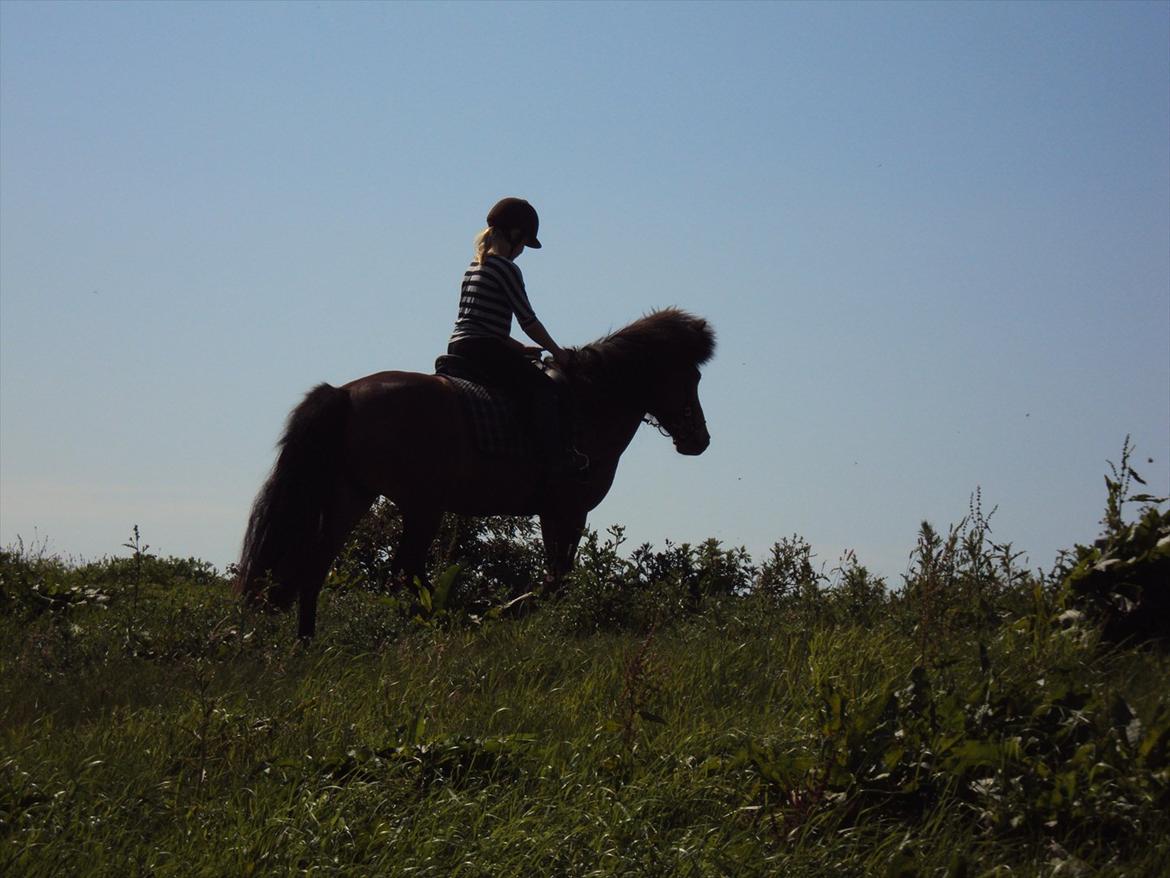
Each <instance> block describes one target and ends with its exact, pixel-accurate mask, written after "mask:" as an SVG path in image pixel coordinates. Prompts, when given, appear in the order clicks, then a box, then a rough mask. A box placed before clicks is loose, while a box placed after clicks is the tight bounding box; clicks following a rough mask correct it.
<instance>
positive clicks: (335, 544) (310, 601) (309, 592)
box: [297, 485, 374, 638]
mask: <svg viewBox="0 0 1170 878" xmlns="http://www.w3.org/2000/svg"><path fill="white" fill-rule="evenodd" d="M373 502H374V498H373V496H372V495H369V494H365V493H363V492H361V491H358V490H357V489H355V488H352V487H350V486H348V485H338V487H337V490H336V491H335V492H334V497H333V503H332V505H331V507H330V508H329V510H328V511H327V512H326V514H325V522H324V525H325V526H324V532H323V533H322V534H321V535H320V536H319V537H318V538H317V540H316V544H315V545H314V546H312V548H311V549H310V550H309V560H308V563H307V564H306V565H305V569H304V576H305V579H304V582H303V583H302V585H301V591H300V599H299V600H298V602H297V634H298V635H299V636H300V637H302V638H310V637H312V636H313V635H314V633H316V630H317V596H318V595H319V594H320V593H321V586H322V585H323V584H324V583H325V577H326V576H327V575H328V574H329V568H330V567H332V566H333V561H334V559H336V558H337V553H338V552H340V551H341V547H342V546H343V545H344V544H345V539H346V537H348V536H349V532H350V531H351V530H353V526H354V525H355V524H357V522H358V519H360V518H361V517H362V516H363V515H365V514H366V511H367V510H369V508H370V504H371V503H373Z"/></svg>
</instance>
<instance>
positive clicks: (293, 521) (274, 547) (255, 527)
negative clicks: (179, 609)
mask: <svg viewBox="0 0 1170 878" xmlns="http://www.w3.org/2000/svg"><path fill="white" fill-rule="evenodd" d="M349 412H350V399H349V394H348V393H346V391H344V390H341V389H339V388H337V387H333V386H331V385H329V384H319V385H317V387H315V388H313V390H311V391H309V393H308V394H307V395H306V396H305V398H304V400H302V401H301V404H300V405H298V406H297V407H296V408H295V409H293V411H292V414H290V415H289V417H288V424H287V425H286V426H285V430H284V436H283V437H282V438H281V440H280V444H279V448H280V453H279V455H278V456H277V458H276V464H275V465H274V466H273V468H272V473H271V474H270V475H269V476H268V481H266V482H265V483H264V487H262V488H261V489H260V493H259V494H258V495H257V496H256V502H255V503H254V504H253V506H252V515H251V517H250V518H249V519H248V529H247V531H246V532H245V534H244V547H243V549H242V551H241V553H240V563H239V568H238V571H237V575H236V581H235V588H236V591H237V592H238V593H240V594H241V595H243V598H244V600H245V601H246V602H247V603H249V604H251V605H253V606H265V605H268V606H273V607H276V608H280V609H284V608H286V607H288V606H290V605H291V604H292V602H293V601H294V600H295V599H296V598H297V597H298V592H299V588H300V587H299V582H300V578H301V577H299V576H298V575H297V574H298V572H299V570H300V569H301V568H303V567H304V566H305V565H306V564H307V563H308V562H309V555H308V552H309V551H310V549H311V547H312V546H313V544H314V543H315V542H316V541H317V538H318V537H319V535H320V533H321V531H322V528H323V525H324V516H325V510H326V508H327V503H328V501H329V497H330V492H331V491H332V489H333V486H334V484H335V483H336V479H337V475H338V470H339V460H340V456H341V450H342V441H343V438H344V434H345V426H346V422H347V421H348V418H349Z"/></svg>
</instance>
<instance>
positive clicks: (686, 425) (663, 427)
mask: <svg viewBox="0 0 1170 878" xmlns="http://www.w3.org/2000/svg"><path fill="white" fill-rule="evenodd" d="M642 423H643V424H649V425H650V426H651V427H653V428H654V429H655V430H657V431H658V432H659V433H661V434H662V435H663V436H665V437H666V438H667V439H670V440H671V441H673V442H674V443H675V444H678V443H680V442H682V443H686V442H687V441H688V440H690V439H695V438H697V436H698V433H699V427H698V426H697V425H696V423H695V408H694V406H692V405H690V404H688V405H686V406H685V407H684V408H683V410H682V417H681V418H679V420H678V421H674V422H671V423H664V422H663V421H662V419H661V418H658V417H656V416H655V415H652V414H650V413H649V412H647V413H646V414H644V415H643V416H642Z"/></svg>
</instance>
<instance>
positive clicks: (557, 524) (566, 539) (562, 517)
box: [540, 511, 585, 593]
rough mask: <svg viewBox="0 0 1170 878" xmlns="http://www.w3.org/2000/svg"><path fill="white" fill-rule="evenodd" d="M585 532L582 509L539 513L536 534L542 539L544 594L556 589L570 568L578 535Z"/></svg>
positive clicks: (577, 542) (579, 540)
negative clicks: (538, 525) (538, 526)
mask: <svg viewBox="0 0 1170 878" xmlns="http://www.w3.org/2000/svg"><path fill="white" fill-rule="evenodd" d="M584 532H585V512H584V511H581V512H577V511H572V512H565V511H560V512H556V513H551V512H550V513H545V514H542V515H541V516H540V534H541V536H542V537H543V538H544V560H545V568H546V569H545V576H544V587H545V591H546V592H547V593H553V592H556V591H557V590H558V589H560V587H561V585H562V584H563V583H564V579H565V577H566V576H567V575H568V574H569V571H570V570H572V569H573V559H574V558H575V557H576V555H577V546H578V545H580V543H581V534H582V533H584Z"/></svg>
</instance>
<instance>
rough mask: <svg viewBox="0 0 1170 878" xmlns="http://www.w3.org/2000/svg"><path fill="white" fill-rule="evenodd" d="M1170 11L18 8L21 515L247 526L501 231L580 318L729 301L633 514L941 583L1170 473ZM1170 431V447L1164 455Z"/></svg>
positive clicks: (75, 552) (11, 108) (4, 33)
mask: <svg viewBox="0 0 1170 878" xmlns="http://www.w3.org/2000/svg"><path fill="white" fill-rule="evenodd" d="M1168 46H1170V5H1168V4H1167V3H1164V2H1158V3H1154V2H1150V3H1058V4H1046V3H1007V4H1000V3H978V4H963V3H937V4H931V3H911V4H884V3H864V4H830V3H813V4H801V3H744V4H738V3H730V2H721V3H710V4H708V3H685V4H673V3H644V4H643V3H615V4H606V3H580V4H576V3H535V2H534V3H517V4H490V3H467V4H464V3H419V4H413V3H387V4H374V3H332V2H325V3H307V2H304V3H292V4H282V3H275V2H270V3H246V4H230V3H161V2H159V3H126V4H122V3H118V4H109V3H48V2H37V3H23V2H12V0H4V2H2V3H0V543H3V544H4V545H8V544H10V543H12V542H13V541H14V540H15V539H16V538H17V537H18V536H21V537H23V539H24V540H25V542H26V543H28V542H31V541H34V540H36V539H41V540H46V539H47V541H48V544H49V548H50V550H52V551H55V552H58V553H61V554H63V555H66V556H74V557H84V558H95V557H100V556H102V555H105V554H119V553H122V552H124V550H122V549H121V548H120V545H121V543H122V542H124V541H125V539H126V537H127V536H128V534H129V532H130V529H131V527H132V526H133V525H135V524H137V525H139V526H140V527H141V530H142V534H143V537H144V539H145V541H146V542H148V543H149V544H151V546H152V547H153V548H154V550H156V551H159V552H161V553H163V554H176V555H183V556H186V555H197V556H200V557H203V558H206V559H207V560H210V561H212V562H214V563H216V564H219V565H223V564H225V563H227V562H228V561H231V560H233V559H234V557H235V554H236V551H237V549H238V546H239V541H240V537H241V532H242V529H243V526H244V521H245V518H246V515H247V511H248V507H249V505H250V503H251V500H252V497H253V495H254V493H255V491H256V489H257V488H258V487H259V484H260V482H261V480H262V479H263V477H264V475H265V473H266V471H267V469H268V467H269V465H270V464H271V461H272V448H273V444H274V442H275V440H276V438H277V435H278V432H279V430H280V428H281V425H282V421H283V419H284V417H285V415H286V413H287V411H288V410H289V408H290V407H291V406H292V405H293V404H294V403H295V402H296V401H297V400H298V399H299V397H300V396H301V394H302V393H304V392H305V391H306V390H307V389H308V388H309V387H311V386H312V385H313V384H315V383H316V382H318V381H321V380H326V381H330V382H333V383H341V382H344V381H346V380H349V379H351V378H354V377H357V376H360V375H363V374H366V373H369V372H373V371H377V370H380V369H387V368H399V369H412V370H429V369H430V366H431V363H432V361H433V358H434V356H435V355H436V354H437V353H439V352H440V351H441V350H442V349H443V347H444V345H445V342H446V338H447V335H448V333H449V331H450V326H451V323H452V320H453V318H454V313H455V307H456V301H457V296H458V282H459V279H460V276H461V274H462V271H463V268H464V266H465V264H466V262H467V260H468V258H469V256H470V246H471V239H472V236H473V235H474V234H475V232H476V231H478V229H479V227H480V225H481V224H482V219H483V216H484V214H485V213H486V211H487V208H488V206H490V205H491V203H492V202H494V201H495V200H496V199H497V198H498V197H500V196H502V195H520V196H523V197H526V198H528V199H530V200H531V201H532V202H533V203H534V204H536V205H537V207H538V208H539V210H540V212H541V239H542V241H543V242H544V244H545V247H544V249H543V250H541V251H540V252H528V253H526V254H525V255H524V256H523V257H522V260H521V263H520V264H521V267H522V268H523V270H524V272H525V275H526V278H527V280H528V285H529V290H530V294H531V296H532V299H533V302H534V304H535V305H536V308H537V311H538V313H539V314H540V315H541V317H542V318H543V320H544V322H545V324H546V325H547V326H548V327H549V329H550V330H551V331H552V333H553V335H554V337H556V338H557V339H558V340H559V341H560V342H561V343H562V344H566V345H571V344H580V343H584V342H587V341H590V340H592V339H594V338H597V337H598V336H600V335H602V334H604V333H606V332H607V331H609V330H611V329H614V328H617V327H619V326H622V325H624V324H625V323H627V322H629V321H630V320H632V319H634V318H636V317H638V316H640V315H641V314H642V313H644V312H646V311H647V310H649V309H651V308H654V307H658V306H664V305H679V306H682V307H685V308H688V309H690V310H692V311H694V312H696V313H699V314H702V315H704V316H706V317H708V318H710V319H711V321H712V322H713V323H714V325H715V327H716V329H717V330H718V333H719V341H720V349H719V353H718V355H717V357H716V359H715V360H714V361H713V362H712V363H711V365H710V366H709V367H708V368H707V370H706V377H705V379H704V382H703V385H702V393H703V398H704V404H705V406H706V410H707V415H708V420H709V424H710V428H711V432H712V435H713V441H712V445H711V448H710V450H709V451H708V452H707V453H706V454H705V455H704V456H702V457H699V458H684V457H681V456H678V455H676V454H675V453H674V452H673V450H672V448H671V446H670V443H669V442H668V441H666V440H665V439H662V438H661V437H660V436H658V435H657V434H656V433H655V432H653V431H652V430H650V429H649V428H643V429H642V430H641V431H640V432H639V435H638V437H637V438H636V440H635V442H634V444H633V446H632V447H631V449H630V451H629V452H628V454H627V457H626V459H625V461H624V464H623V468H622V469H621V470H619V473H618V480H617V483H616V485H615V487H614V490H613V492H612V493H611V495H610V497H609V498H608V499H607V500H606V501H605V503H604V504H603V505H602V506H601V507H600V508H599V509H598V510H596V511H595V513H594V514H593V516H592V518H591V524H593V525H594V526H596V527H598V528H604V527H605V526H607V525H608V524H610V523H613V522H619V523H624V524H625V525H626V526H627V528H628V533H629V536H630V538H631V540H632V541H633V542H641V541H643V540H647V541H651V542H654V543H656V544H658V545H661V544H662V541H663V540H664V539H665V538H668V537H669V538H671V539H673V540H674V541H676V542H681V541H692V542H693V541H697V540H701V539H703V538H705V537H708V536H714V537H718V538H720V539H722V540H724V541H725V542H726V543H728V544H732V545H745V546H746V547H747V548H748V549H749V550H750V551H751V552H752V554H753V555H754V556H756V557H757V558H760V557H762V556H763V555H764V553H765V552H766V550H767V549H768V547H769V546H770V545H771V544H772V543H773V542H774V541H776V540H777V539H779V538H781V537H784V536H787V535H790V534H793V533H799V534H801V535H803V536H804V537H805V538H807V539H808V540H809V541H810V542H811V543H812V544H813V547H814V550H815V551H816V552H817V554H818V556H819V558H820V559H821V560H823V561H826V562H828V564H829V565H830V566H832V564H833V562H834V561H835V560H836V559H837V557H838V555H839V554H840V552H841V551H842V550H844V549H846V548H852V549H855V550H856V551H857V554H858V556H859V558H860V560H861V561H862V563H865V564H867V565H869V566H870V567H871V568H873V569H875V570H877V571H878V572H880V573H882V574H884V575H886V576H887V577H889V578H890V579H891V581H892V582H897V578H898V574H899V573H901V572H903V571H904V570H905V569H906V559H907V555H908V553H909V551H910V550H911V548H912V547H913V545H914V539H915V533H916V530H917V527H918V523H919V522H920V521H921V520H922V519H924V518H925V519H929V520H931V521H933V522H934V523H935V524H936V525H938V526H940V527H944V526H945V525H946V524H948V523H949V522H953V521H957V520H958V519H959V518H960V517H961V516H963V515H964V514H965V513H966V512H967V503H968V498H969V496H970V494H971V493H972V492H973V491H974V490H975V489H976V487H977V486H980V487H981V488H982V492H983V498H984V505H985V508H990V507H991V506H994V505H998V506H999V512H998V513H997V514H996V516H995V518H994V519H993V520H992V524H993V527H994V536H995V537H997V538H999V539H1003V540H1012V541H1013V542H1014V543H1015V544H1016V546H1017V547H1018V548H1020V549H1023V550H1026V551H1027V552H1028V554H1029V558H1030V560H1031V562H1032V564H1033V565H1034V566H1047V565H1049V564H1050V563H1051V561H1052V560H1053V557H1054V555H1055V552H1056V550H1057V549H1059V548H1061V547H1066V546H1069V545H1071V544H1072V543H1073V542H1075V541H1080V542H1084V541H1088V540H1091V539H1092V538H1093V537H1094V536H1095V535H1096V533H1097V529H1098V528H1097V525H1098V521H1099V519H1100V517H1101V512H1102V508H1103V500H1104V485H1103V482H1102V473H1103V472H1104V471H1105V461H1106V459H1113V460H1116V459H1117V458H1118V454H1119V452H1120V449H1121V444H1122V440H1123V438H1124V437H1125V435H1126V434H1127V433H1129V434H1132V435H1133V438H1134V442H1135V444H1136V445H1137V448H1138V457H1137V463H1138V466H1137V468H1138V471H1139V472H1141V473H1142V474H1143V475H1144V476H1145V477H1146V479H1147V481H1148V482H1150V487H1151V489H1152V490H1155V491H1161V492H1163V493H1166V492H1170V484H1168V482H1170V475H1168V472H1170V469H1168V464H1170V49H1168ZM1147 458H1153V462H1152V463H1149V462H1147Z"/></svg>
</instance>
